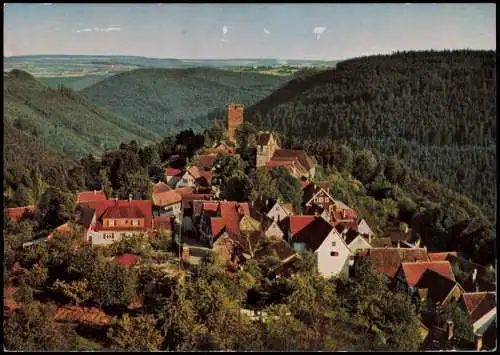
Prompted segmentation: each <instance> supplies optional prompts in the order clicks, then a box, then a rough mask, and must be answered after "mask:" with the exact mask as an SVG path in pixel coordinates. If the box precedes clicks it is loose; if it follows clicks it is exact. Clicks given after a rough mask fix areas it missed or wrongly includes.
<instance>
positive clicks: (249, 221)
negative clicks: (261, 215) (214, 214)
mask: <svg viewBox="0 0 500 355" xmlns="http://www.w3.org/2000/svg"><path fill="white" fill-rule="evenodd" d="M259 229H260V223H259V222H258V221H256V220H255V219H253V218H252V217H249V216H243V218H242V219H241V221H240V230H241V231H249V232H250V231H258V230H259Z"/></svg>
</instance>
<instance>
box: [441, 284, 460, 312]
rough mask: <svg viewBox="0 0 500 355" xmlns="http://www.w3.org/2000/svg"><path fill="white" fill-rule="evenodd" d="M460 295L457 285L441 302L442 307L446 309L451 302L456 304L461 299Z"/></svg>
mask: <svg viewBox="0 0 500 355" xmlns="http://www.w3.org/2000/svg"><path fill="white" fill-rule="evenodd" d="M462 293H463V292H462V289H461V288H460V287H459V286H458V285H455V287H453V290H451V292H450V294H449V295H448V296H446V298H445V299H444V300H443V304H442V306H443V307H446V306H447V305H448V304H449V303H451V302H457V301H458V300H459V299H460V297H462Z"/></svg>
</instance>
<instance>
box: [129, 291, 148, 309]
mask: <svg viewBox="0 0 500 355" xmlns="http://www.w3.org/2000/svg"><path fill="white" fill-rule="evenodd" d="M142 307H144V296H139V295H135V296H134V298H133V299H132V302H130V304H129V305H128V306H127V309H130V310H134V309H141V308H142Z"/></svg>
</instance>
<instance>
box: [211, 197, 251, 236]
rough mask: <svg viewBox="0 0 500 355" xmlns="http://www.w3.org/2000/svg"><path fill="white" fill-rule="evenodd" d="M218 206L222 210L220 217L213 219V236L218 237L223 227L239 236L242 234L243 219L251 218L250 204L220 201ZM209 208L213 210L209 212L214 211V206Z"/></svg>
mask: <svg viewBox="0 0 500 355" xmlns="http://www.w3.org/2000/svg"><path fill="white" fill-rule="evenodd" d="M217 204H218V209H220V216H219V217H212V218H211V228H212V235H213V236H216V235H217V234H218V233H219V232H220V231H221V230H222V227H225V228H226V230H227V231H228V232H231V233H235V234H238V233H239V232H240V220H241V217H242V216H250V209H249V207H248V203H246V202H245V203H240V202H236V201H220V202H217ZM204 205H205V204H204ZM207 207H209V208H211V209H209V211H213V207H214V206H213V205H208V206H207ZM214 220H215V221H214Z"/></svg>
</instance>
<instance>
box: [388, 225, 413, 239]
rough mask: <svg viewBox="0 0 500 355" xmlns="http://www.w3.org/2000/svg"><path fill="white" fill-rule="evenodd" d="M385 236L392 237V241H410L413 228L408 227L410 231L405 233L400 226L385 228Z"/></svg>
mask: <svg viewBox="0 0 500 355" xmlns="http://www.w3.org/2000/svg"><path fill="white" fill-rule="evenodd" d="M383 236H384V237H388V238H391V240H392V241H410V240H411V229H410V228H408V232H406V233H405V232H403V231H401V230H400V229H398V228H390V229H387V230H385V233H384V234H383Z"/></svg>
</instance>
